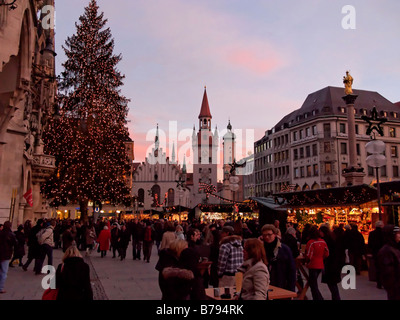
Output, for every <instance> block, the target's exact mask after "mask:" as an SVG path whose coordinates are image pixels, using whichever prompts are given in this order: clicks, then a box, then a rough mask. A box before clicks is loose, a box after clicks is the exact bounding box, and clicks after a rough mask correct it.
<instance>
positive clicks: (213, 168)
mask: <svg viewBox="0 0 400 320" xmlns="http://www.w3.org/2000/svg"><path fill="white" fill-rule="evenodd" d="M211 119H212V116H211V112H210V106H209V104H208V97H207V89H206V88H204V96H203V102H202V104H201V110H200V114H199V131H198V132H197V133H196V128H195V127H193V135H192V147H193V199H194V202H193V204H194V205H197V204H199V203H218V200H217V198H215V197H213V196H210V197H209V198H208V199H207V196H206V194H205V193H204V192H202V191H201V190H199V189H200V187H201V184H202V183H205V184H212V185H214V186H215V187H217V164H218V145H219V137H218V132H217V128H215V132H214V133H213V132H212V130H211Z"/></svg>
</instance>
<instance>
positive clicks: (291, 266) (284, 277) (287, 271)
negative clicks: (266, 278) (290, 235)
mask: <svg viewBox="0 0 400 320" xmlns="http://www.w3.org/2000/svg"><path fill="white" fill-rule="evenodd" d="M278 234H279V229H278V228H276V227H275V226H274V225H270V224H266V225H265V226H263V227H262V229H261V235H262V238H263V241H264V248H265V253H266V255H267V261H268V270H269V274H270V284H271V285H273V286H276V287H280V288H283V289H286V290H290V291H295V286H296V262H295V260H294V258H293V255H292V251H291V250H290V248H289V247H288V246H287V245H286V244H284V243H281V241H280V240H279V238H278Z"/></svg>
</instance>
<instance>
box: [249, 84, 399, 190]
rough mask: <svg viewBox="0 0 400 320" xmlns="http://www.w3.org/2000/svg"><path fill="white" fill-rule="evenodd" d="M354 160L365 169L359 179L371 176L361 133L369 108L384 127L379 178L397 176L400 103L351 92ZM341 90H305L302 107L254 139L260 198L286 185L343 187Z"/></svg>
mask: <svg viewBox="0 0 400 320" xmlns="http://www.w3.org/2000/svg"><path fill="white" fill-rule="evenodd" d="M353 91H354V94H355V95H358V98H357V99H356V101H355V106H354V107H355V111H354V114H355V123H356V124H355V130H356V152H357V163H358V165H359V166H360V167H361V168H364V172H365V176H364V177H363V183H366V184H369V183H371V182H373V181H374V180H376V176H375V170H374V169H373V168H371V167H368V165H367V163H366V158H367V156H368V154H367V153H366V151H365V145H366V144H367V143H368V142H369V141H371V136H370V135H367V133H366V131H367V128H368V123H367V122H366V121H364V120H362V119H361V117H362V116H370V115H371V112H372V110H373V108H374V107H376V110H377V111H378V114H379V116H380V117H383V118H387V122H385V123H384V125H383V131H384V136H382V137H381V136H377V137H376V138H377V139H379V140H382V141H383V142H385V146H386V150H385V156H386V165H384V166H383V167H382V168H380V179H381V181H391V180H398V179H400V178H399V166H400V163H399V149H400V107H399V104H398V103H397V104H394V103H392V102H390V101H388V100H387V99H385V98H384V97H383V96H381V95H380V94H379V93H377V92H372V91H365V90H353ZM343 96H344V91H343V88H337V87H326V88H324V89H322V90H319V91H317V92H314V93H312V94H310V95H309V96H308V97H307V99H306V100H305V101H304V103H303V105H302V107H301V108H300V109H298V110H296V111H294V112H292V113H290V114H289V115H287V116H285V117H284V118H283V119H282V120H281V121H280V122H279V123H278V124H277V125H275V127H274V128H272V129H271V130H268V131H266V133H265V135H264V137H262V138H261V139H260V140H258V141H256V142H255V145H254V161H255V193H256V196H265V195H267V194H269V193H278V192H280V191H282V190H285V189H286V188H288V187H289V188H292V189H295V190H307V189H319V188H332V187H340V186H345V185H346V181H345V178H344V177H343V170H344V169H346V168H347V167H348V166H349V142H348V131H349V130H348V123H347V109H346V104H345V102H344V101H343V99H342V97H343Z"/></svg>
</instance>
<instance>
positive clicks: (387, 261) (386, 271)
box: [378, 225, 400, 300]
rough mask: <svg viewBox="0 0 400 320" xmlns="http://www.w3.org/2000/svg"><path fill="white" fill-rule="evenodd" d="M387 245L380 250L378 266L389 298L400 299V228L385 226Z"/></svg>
mask: <svg viewBox="0 0 400 320" xmlns="http://www.w3.org/2000/svg"><path fill="white" fill-rule="evenodd" d="M383 233H384V239H385V245H384V246H383V247H382V249H380V250H379V252H378V268H379V272H380V274H381V281H382V285H383V287H384V288H385V290H386V292H387V297H388V300H400V250H399V249H398V247H399V244H400V228H399V227H395V226H393V225H386V226H385V227H384V228H383Z"/></svg>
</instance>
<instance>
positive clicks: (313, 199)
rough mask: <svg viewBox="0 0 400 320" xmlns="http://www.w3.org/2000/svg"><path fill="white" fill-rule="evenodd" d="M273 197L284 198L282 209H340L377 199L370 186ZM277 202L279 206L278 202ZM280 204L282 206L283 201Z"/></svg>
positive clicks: (374, 189)
mask: <svg viewBox="0 0 400 320" xmlns="http://www.w3.org/2000/svg"><path fill="white" fill-rule="evenodd" d="M274 196H275V197H276V198H278V197H280V198H284V199H285V200H286V203H285V205H283V206H282V207H286V208H294V207H298V208H304V207H308V208H313V207H314V208H315V207H319V208H321V207H341V206H352V205H360V204H363V203H367V202H370V201H374V200H376V199H377V190H376V188H374V187H372V186H370V185H367V184H362V185H356V186H349V187H338V188H329V189H317V190H306V191H297V192H285V193H277V194H275V195H274ZM277 202H278V204H279V201H277ZM280 204H283V201H282V202H280Z"/></svg>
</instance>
